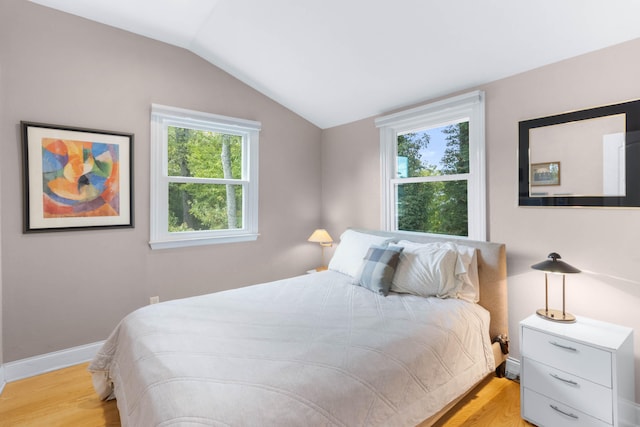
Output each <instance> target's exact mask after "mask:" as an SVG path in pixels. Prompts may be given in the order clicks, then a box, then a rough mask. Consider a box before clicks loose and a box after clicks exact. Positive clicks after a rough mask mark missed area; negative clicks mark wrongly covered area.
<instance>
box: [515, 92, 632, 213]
mask: <svg viewBox="0 0 640 427" xmlns="http://www.w3.org/2000/svg"><path fill="white" fill-rule="evenodd" d="M617 114H624V115H625V162H624V164H625V183H626V194H625V195H624V196H572V195H556V196H547V195H538V194H536V195H532V194H531V192H530V188H531V183H530V179H531V169H530V166H531V161H530V158H529V155H530V146H529V137H530V131H531V130H532V129H535V128H540V127H544V126H553V125H558V124H564V123H570V122H577V121H581V120H588V119H595V118H601V117H607V116H613V115H617ZM518 139H519V141H518V181H519V182H518V205H519V206H551V207H623V208H635V207H640V100H634V101H627V102H623V103H620V104H612V105H605V106H601V107H595V108H589V109H586V110H579V111H572V112H568V113H563V114H557V115H553V116H548V117H540V118H536V119H531V120H524V121H521V122H519V123H518Z"/></svg>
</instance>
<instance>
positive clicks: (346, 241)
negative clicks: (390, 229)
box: [329, 230, 391, 277]
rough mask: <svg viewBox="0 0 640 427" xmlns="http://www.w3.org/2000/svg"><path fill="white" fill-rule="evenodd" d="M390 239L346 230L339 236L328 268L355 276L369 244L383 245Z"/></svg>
mask: <svg viewBox="0 0 640 427" xmlns="http://www.w3.org/2000/svg"><path fill="white" fill-rule="evenodd" d="M390 241H391V239H390V238H388V237H382V236H375V235H373V234H366V233H360V232H358V231H354V230H347V231H345V232H344V233H342V236H340V244H339V245H338V247H337V248H336V251H335V252H334V254H333V257H332V258H331V261H329V270H334V271H338V272H340V273H343V274H346V275H349V276H351V277H356V275H357V274H358V270H359V269H360V265H361V264H362V260H363V259H364V257H365V256H366V255H367V252H368V251H369V248H370V247H371V245H384V244H387V243H389V242H390Z"/></svg>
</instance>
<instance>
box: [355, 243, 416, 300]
mask: <svg viewBox="0 0 640 427" xmlns="http://www.w3.org/2000/svg"><path fill="white" fill-rule="evenodd" d="M402 249H404V248H402V247H401V246H386V245H385V246H378V245H372V246H371V247H369V251H368V252H367V255H365V257H364V259H363V261H362V264H361V265H360V269H359V270H358V274H357V275H356V280H355V284H356V285H358V286H362V287H363V288H367V289H369V290H370V291H373V292H376V293H378V294H380V295H384V296H387V294H388V293H389V289H390V288H391V281H392V280H393V275H394V273H395V271H396V267H397V266H398V261H399V259H400V252H402Z"/></svg>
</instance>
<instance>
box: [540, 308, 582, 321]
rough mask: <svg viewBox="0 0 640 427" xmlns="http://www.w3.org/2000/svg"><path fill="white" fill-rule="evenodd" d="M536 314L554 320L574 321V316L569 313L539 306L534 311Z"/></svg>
mask: <svg viewBox="0 0 640 427" xmlns="http://www.w3.org/2000/svg"><path fill="white" fill-rule="evenodd" d="M536 314H537V315H538V316H540V317H542V318H545V319H547V320H552V321H554V322H565V323H573V322H575V321H576V316H574V315H573V314H571V313H566V312H565V313H562V310H545V309H544V308H541V309H539V310H537V311H536Z"/></svg>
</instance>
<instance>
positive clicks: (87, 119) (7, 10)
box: [0, 0, 321, 363]
mask: <svg viewBox="0 0 640 427" xmlns="http://www.w3.org/2000/svg"><path fill="white" fill-rule="evenodd" d="M0 95H2V97H1V98H0V108H1V110H0V111H1V112H2V114H1V116H0V144H1V145H2V154H1V157H0V170H1V174H2V176H1V180H0V182H1V187H0V193H1V194H2V206H1V211H0V215H1V218H2V221H1V224H2V229H1V233H2V257H1V258H0V260H1V262H2V266H3V269H2V286H3V288H2V295H3V296H2V302H3V303H2V317H3V322H2V335H1V336H0V337H1V338H2V341H3V353H4V358H3V359H2V358H0V361H4V362H5V363H6V362H11V361H14V360H18V359H22V358H26V357H30V356H34V355H39V354H43V353H47V352H51V351H56V350H60V349H65V348H69V347H73V346H77V345H82V344H87V343H91V342H95V341H99V340H102V339H105V338H106V337H107V335H108V334H109V332H110V331H111V330H112V328H113V327H115V325H116V323H117V322H118V321H119V320H120V319H121V318H122V316H124V315H125V314H127V313H128V312H130V311H132V310H134V309H136V308H138V307H140V306H142V305H145V304H148V302H149V297H150V296H154V295H159V296H160V299H161V300H167V299H173V298H179V297H184V296H192V295H197V294H204V293H209V292H213V291H218V290H222V289H228V288H233V287H238V286H243V285H248V284H252V283H258V282H263V281H268V280H272V279H278V278H283V277H286V276H292V275H296V274H303V273H304V272H305V270H307V269H309V268H311V267H314V266H316V264H317V263H318V262H319V258H320V250H319V248H318V247H317V245H313V244H310V243H308V242H306V239H307V237H308V236H309V235H310V234H311V232H312V231H313V229H314V228H317V227H318V226H320V196H321V191H320V190H321V188H320V185H321V181H320V173H321V171H320V162H319V158H320V154H321V147H320V143H321V130H320V129H318V128H317V127H315V126H314V125H312V124H310V123H309V122H307V121H305V120H304V119H302V118H300V117H299V116H297V115H295V114H293V113H292V112H291V111H289V110H287V109H285V108H284V107H282V106H280V105H279V104H277V103H275V102H273V101H272V100H270V99H269V98H267V97H265V96H263V95H262V94H260V93H258V92H256V91H255V90H253V89H251V88H249V87H248V86H246V85H244V84H243V83H241V82H240V81H238V80H236V79H234V78H233V77H231V76H229V75H228V74H226V73H224V72H223V71H221V70H220V69H218V68H216V67H214V66H212V65H210V64H209V63H207V62H205V61H203V60H202V59H200V58H198V57H197V56H195V55H193V54H192V53H189V52H188V51H186V50H183V49H179V48H175V47H171V46H169V45H166V44H163V43H159V42H156V41H152V40H150V39H146V38H143V37H140V36H136V35H133V34H130V33H127V32H124V31H120V30H117V29H114V28H111V27H107V26H104V25H101V24H97V23H94V22H91V21H88V20H84V19H81V18H78V17H75V16H72V15H67V14H64V13H60V12H56V11H53V10H50V9H47V8H44V7H41V6H38V5H35V4H32V3H30V2H27V1H24V0H2V2H0ZM151 103H159V104H165V105H171V106H176V107H181V108H188V109H194V110H199V111H205V112H209V113H214V114H222V115H227V116H233V117H239V118H244V119H250V120H258V121H261V122H262V129H263V130H262V132H261V134H260V184H259V185H260V216H259V227H260V233H261V235H260V237H259V239H258V240H257V241H256V242H250V243H237V244H228V245H216V246H207V247H197V248H188V249H171V250H164V251H151V250H150V249H149V246H148V241H149V126H150V124H149V114H150V105H151ZM21 120H28V121H38V122H44V123H54V124H60V125H69V126H80V127H88V128H95V129H107V130H114V131H123V132H133V133H134V134H135V145H134V159H135V169H134V183H135V190H134V195H135V201H134V205H135V228H133V229H112V230H89V231H73V232H62V233H41V234H28V235H26V234H22V217H23V212H22V206H21V204H22V188H21V182H22V175H21V174H22V168H21V153H20V138H19V122H20V121H21ZM0 357H2V356H0Z"/></svg>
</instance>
